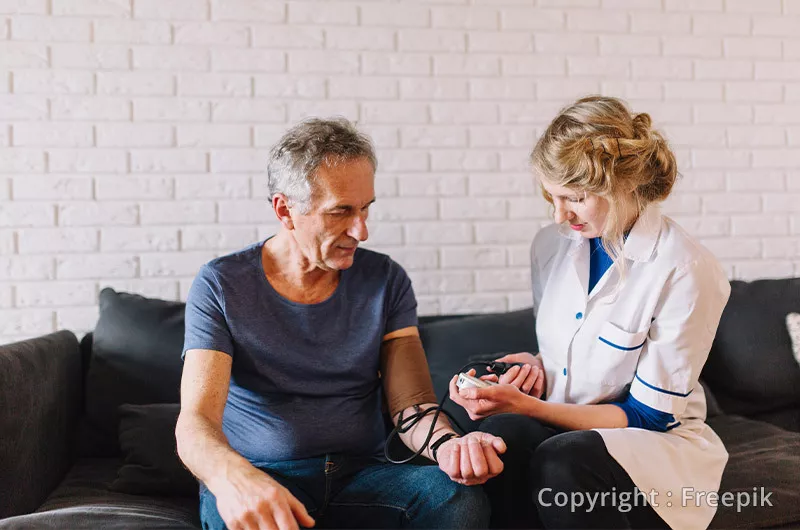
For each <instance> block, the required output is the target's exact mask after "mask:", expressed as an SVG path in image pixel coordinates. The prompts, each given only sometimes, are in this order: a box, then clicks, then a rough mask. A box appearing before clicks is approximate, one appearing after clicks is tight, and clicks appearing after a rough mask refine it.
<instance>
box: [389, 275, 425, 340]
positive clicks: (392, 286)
mask: <svg viewBox="0 0 800 530" xmlns="http://www.w3.org/2000/svg"><path fill="white" fill-rule="evenodd" d="M387 290H388V292H387V293H386V303H387V307H386V330H385V332H384V334H388V333H391V332H393V331H397V330H398V329H403V328H408V327H412V326H416V325H417V298H416V297H415V296H414V289H413V287H412V286H411V278H409V277H408V274H406V271H405V270H404V269H403V267H401V266H400V265H399V264H398V263H396V262H395V261H393V260H389V281H388V283H387Z"/></svg>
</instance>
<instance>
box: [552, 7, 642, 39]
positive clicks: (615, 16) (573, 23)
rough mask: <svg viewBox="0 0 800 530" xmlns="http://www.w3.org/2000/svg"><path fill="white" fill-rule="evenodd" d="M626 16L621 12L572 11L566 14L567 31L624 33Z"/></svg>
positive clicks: (626, 22) (626, 26) (626, 27)
mask: <svg viewBox="0 0 800 530" xmlns="http://www.w3.org/2000/svg"><path fill="white" fill-rule="evenodd" d="M628 27H629V24H628V15H627V14H626V13H625V12H623V11H596V10H588V9H587V10H574V11H569V12H567V30H569V31H585V32H587V33H589V32H597V33H624V32H625V31H627V30H628Z"/></svg>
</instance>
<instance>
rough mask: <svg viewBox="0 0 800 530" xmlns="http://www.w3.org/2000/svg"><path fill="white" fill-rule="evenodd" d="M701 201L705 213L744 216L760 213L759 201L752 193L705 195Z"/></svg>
mask: <svg viewBox="0 0 800 530" xmlns="http://www.w3.org/2000/svg"><path fill="white" fill-rule="evenodd" d="M702 199H703V211H704V212H705V213H710V214H732V213H735V214H744V213H758V212H760V211H761V201H760V200H759V197H758V196H755V195H753V194H752V193H732V192H727V193H706V194H704V195H703V198H702ZM767 210H769V209H767Z"/></svg>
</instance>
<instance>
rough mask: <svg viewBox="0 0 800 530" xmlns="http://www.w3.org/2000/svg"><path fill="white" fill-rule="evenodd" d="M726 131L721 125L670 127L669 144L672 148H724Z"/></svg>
mask: <svg viewBox="0 0 800 530" xmlns="http://www.w3.org/2000/svg"><path fill="white" fill-rule="evenodd" d="M726 130H727V129H726V127H724V126H722V125H717V126H712V125H672V126H670V128H669V142H670V145H672V146H673V147H725V145H726V138H727V136H726V134H725V133H726Z"/></svg>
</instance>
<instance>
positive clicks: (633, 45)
mask: <svg viewBox="0 0 800 530" xmlns="http://www.w3.org/2000/svg"><path fill="white" fill-rule="evenodd" d="M660 53H661V42H660V39H659V38H658V37H645V36H641V35H601V36H600V54H601V55H606V56H611V57H613V58H617V57H626V56H632V55H659V54H660ZM616 60H617V61H619V62H622V61H621V60H620V59H616Z"/></svg>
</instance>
